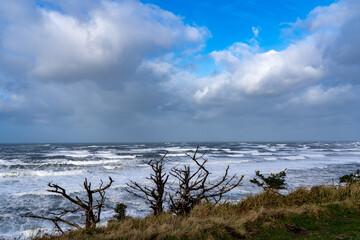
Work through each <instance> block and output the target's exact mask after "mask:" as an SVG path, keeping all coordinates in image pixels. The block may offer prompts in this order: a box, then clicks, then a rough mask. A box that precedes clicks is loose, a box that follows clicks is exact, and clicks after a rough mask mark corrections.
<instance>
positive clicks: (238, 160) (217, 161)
mask: <svg viewBox="0 0 360 240" xmlns="http://www.w3.org/2000/svg"><path fill="white" fill-rule="evenodd" d="M197 145H199V146H200V150H199V152H200V153H205V155H204V157H205V158H206V159H208V162H207V164H206V166H207V168H208V170H209V171H210V172H211V175H210V179H212V180H216V178H219V177H221V176H222V175H223V173H224V172H225V169H226V167H227V166H230V171H229V172H230V174H237V175H238V176H241V175H244V176H245V177H244V180H243V181H242V184H241V186H239V187H237V188H236V189H234V190H233V191H232V192H230V193H229V194H227V195H226V196H225V198H224V200H226V201H231V202H236V201H239V199H241V198H244V197H246V196H247V195H250V194H255V193H257V192H259V191H260V190H261V189H259V188H258V187H256V186H255V185H253V184H251V183H249V180H250V179H251V178H253V177H254V175H255V171H256V170H259V171H261V172H263V173H271V172H273V173H275V172H279V171H282V170H284V169H287V176H286V182H287V186H288V190H285V192H286V191H291V189H295V188H297V187H299V186H305V187H311V186H314V185H319V184H332V183H335V184H337V183H338V178H339V177H340V176H342V175H344V174H348V173H351V172H354V171H355V170H356V169H358V168H360V142H227V143H224V142H220V143H143V144H133V143H132V144H14V145H11V144H3V145H0V238H6V239H10V238H29V237H31V236H34V235H35V234H36V233H37V232H38V231H42V232H48V233H51V232H53V231H54V229H53V224H52V223H51V222H48V221H44V220H39V219H32V218H24V217H21V216H23V215H28V214H34V215H44V216H46V215H47V214H48V213H49V212H54V211H56V210H59V209H64V208H73V205H72V204H71V203H70V202H68V201H67V200H66V199H64V198H62V197H61V196H58V195H54V194H52V193H49V192H47V191H46V190H47V189H49V188H48V186H47V184H48V183H54V184H58V185H60V186H61V187H63V188H65V189H66V190H67V193H70V194H72V195H79V196H83V194H84V189H83V188H82V184H83V182H84V179H85V178H87V179H88V181H90V182H92V186H93V187H96V186H98V185H99V184H100V181H101V180H103V181H104V183H105V184H106V183H107V182H108V177H109V176H111V177H112V179H113V180H114V183H113V184H112V186H111V188H109V189H108V190H107V191H106V197H107V199H106V202H105V207H104V210H103V214H102V220H103V223H102V224H105V223H106V221H107V220H109V219H111V218H112V217H113V215H114V214H115V212H114V210H113V209H114V207H115V205H116V204H117V203H124V204H126V205H127V207H128V208H127V215H129V216H133V217H144V216H146V215H147V214H149V213H150V212H151V211H150V209H149V207H148V206H147V205H146V204H145V203H144V201H143V200H142V199H138V198H135V197H134V196H132V195H130V194H129V193H127V192H125V191H124V187H125V186H126V185H125V184H126V183H127V182H129V181H130V180H132V181H136V182H139V183H141V184H148V183H149V180H148V179H146V177H148V176H149V174H150V167H149V166H148V165H147V162H148V161H149V160H151V159H160V158H161V156H163V154H164V153H165V152H168V154H167V157H166V158H165V160H164V162H165V168H166V170H167V171H169V170H170V169H171V168H172V167H174V166H176V165H178V164H180V165H179V166H181V165H182V164H191V159H189V158H188V157H186V156H185V154H186V153H190V154H191V153H193V152H194V150H195V148H196V146H197ZM173 181H174V180H173V179H170V180H169V183H172V182H173ZM70 220H71V221H75V222H78V223H79V222H81V221H82V216H80V215H76V214H75V215H72V216H71V217H70Z"/></svg>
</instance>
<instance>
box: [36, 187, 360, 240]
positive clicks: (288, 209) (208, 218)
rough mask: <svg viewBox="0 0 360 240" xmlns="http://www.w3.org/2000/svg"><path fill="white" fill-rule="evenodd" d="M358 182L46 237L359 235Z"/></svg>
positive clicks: (267, 194) (263, 195) (264, 195)
mask: <svg viewBox="0 0 360 240" xmlns="http://www.w3.org/2000/svg"><path fill="white" fill-rule="evenodd" d="M359 200H360V183H359V182H354V183H348V184H346V185H344V186H334V185H330V186H315V187H312V188H311V189H307V188H298V189H297V190H294V191H292V192H290V193H289V194H287V195H284V196H282V195H280V194H277V193H276V192H271V191H265V192H263V193H260V194H258V195H254V196H249V197H247V198H246V199H244V200H242V201H240V202H238V203H236V204H230V203H223V204H218V205H216V206H215V205H213V204H211V203H202V204H199V205H197V206H196V207H195V208H194V209H193V210H192V211H191V213H190V214H189V215H188V216H186V215H184V216H181V215H178V216H174V215H173V214H171V213H169V212H166V213H162V214H160V215H158V216H154V215H150V216H148V217H145V218H130V217H126V218H125V219H123V220H121V221H117V220H114V221H111V222H110V223H109V224H108V226H106V227H97V228H89V229H81V230H76V231H71V232H66V233H65V234H64V235H62V236H43V237H42V239H50V238H51V239H266V240H270V239H360V201H359Z"/></svg>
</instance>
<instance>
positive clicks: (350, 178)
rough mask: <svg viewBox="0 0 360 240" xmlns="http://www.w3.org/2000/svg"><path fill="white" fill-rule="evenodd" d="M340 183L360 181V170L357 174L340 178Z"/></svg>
mask: <svg viewBox="0 0 360 240" xmlns="http://www.w3.org/2000/svg"><path fill="white" fill-rule="evenodd" d="M339 180H340V183H348V184H351V183H354V182H357V181H359V180H360V170H359V169H358V170H357V171H356V172H355V173H350V174H347V175H344V176H342V177H340V178H339Z"/></svg>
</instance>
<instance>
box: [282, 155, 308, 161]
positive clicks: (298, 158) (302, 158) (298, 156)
mask: <svg viewBox="0 0 360 240" xmlns="http://www.w3.org/2000/svg"><path fill="white" fill-rule="evenodd" d="M281 158H283V159H286V160H304V159H306V158H305V156H304V155H297V156H282V157H281Z"/></svg>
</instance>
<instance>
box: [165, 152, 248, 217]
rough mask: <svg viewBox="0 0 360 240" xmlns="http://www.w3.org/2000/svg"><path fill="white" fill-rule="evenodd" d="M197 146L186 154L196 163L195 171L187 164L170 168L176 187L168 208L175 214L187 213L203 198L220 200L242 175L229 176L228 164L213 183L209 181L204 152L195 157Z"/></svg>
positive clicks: (217, 201) (240, 179)
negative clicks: (176, 181) (191, 152)
mask: <svg viewBox="0 0 360 240" xmlns="http://www.w3.org/2000/svg"><path fill="white" fill-rule="evenodd" d="M198 150H199V147H197V148H196V150H195V153H194V155H190V154H187V156H188V157H189V158H191V159H192V160H193V161H194V163H195V164H196V166H197V168H196V170H195V171H191V168H190V166H189V165H185V166H183V168H179V167H178V166H175V167H173V168H172V169H171V171H170V175H172V176H173V177H175V178H176V179H177V180H178V187H177V188H173V187H170V189H171V190H172V192H173V193H172V194H171V195H170V210H171V211H172V212H173V213H175V214H177V215H187V214H189V213H190V212H191V210H192V209H193V208H194V207H195V206H196V205H197V204H199V203H200V202H202V201H203V200H207V201H213V202H214V204H217V203H219V202H220V200H221V199H222V197H223V196H224V194H225V193H227V192H229V191H231V190H232V189H234V188H236V187H237V186H239V185H240V183H241V181H242V179H243V178H244V176H241V177H240V178H237V177H236V174H235V175H233V176H229V166H228V167H227V168H226V170H225V173H224V175H223V176H222V177H221V179H220V180H218V181H217V182H215V183H210V182H209V181H208V177H209V175H210V173H209V171H208V170H207V169H206V168H205V164H206V163H207V160H206V159H204V154H202V155H201V156H200V157H197V154H198Z"/></svg>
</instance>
